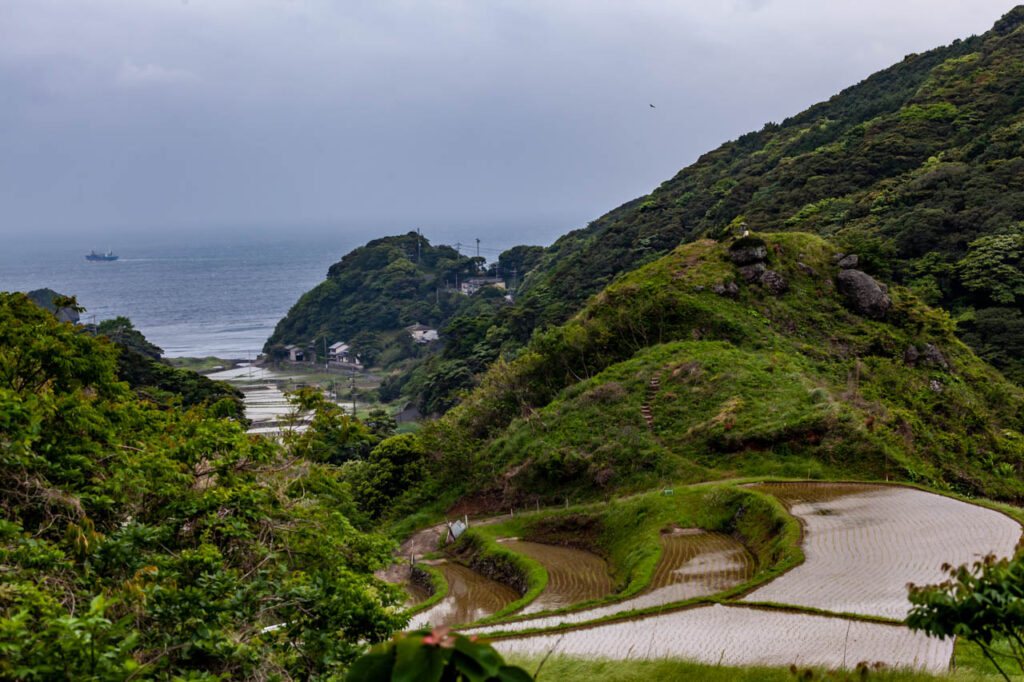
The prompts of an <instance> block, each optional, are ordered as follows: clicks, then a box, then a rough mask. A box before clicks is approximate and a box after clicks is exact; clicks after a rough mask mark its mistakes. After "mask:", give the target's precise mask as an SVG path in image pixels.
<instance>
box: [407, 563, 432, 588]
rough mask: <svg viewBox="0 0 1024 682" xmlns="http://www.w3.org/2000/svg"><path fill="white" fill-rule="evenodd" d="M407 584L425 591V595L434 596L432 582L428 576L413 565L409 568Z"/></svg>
mask: <svg viewBox="0 0 1024 682" xmlns="http://www.w3.org/2000/svg"><path fill="white" fill-rule="evenodd" d="M409 582H410V583H412V584H413V585H416V586H417V587H420V588H422V589H424V590H426V592H427V594H430V595H433V594H434V581H433V580H432V579H431V577H430V574H429V573H427V572H426V571H425V570H423V569H422V568H420V567H419V566H416V565H415V564H414V565H412V566H410V567H409Z"/></svg>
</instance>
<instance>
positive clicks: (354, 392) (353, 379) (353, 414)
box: [352, 367, 356, 417]
mask: <svg viewBox="0 0 1024 682" xmlns="http://www.w3.org/2000/svg"><path fill="white" fill-rule="evenodd" d="M352 416H353V417H355V416H356V368H355V367H353V368H352Z"/></svg>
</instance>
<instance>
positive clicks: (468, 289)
mask: <svg viewBox="0 0 1024 682" xmlns="http://www.w3.org/2000/svg"><path fill="white" fill-rule="evenodd" d="M487 286H491V287H497V288H499V289H504V288H505V280H503V279H502V278H500V277H470V278H469V279H467V280H464V281H463V282H462V284H460V285H459V293H462V294H465V295H466V296H472V295H473V294H475V293H476V292H477V291H479V289H480V287H487Z"/></svg>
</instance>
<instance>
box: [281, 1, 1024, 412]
mask: <svg viewBox="0 0 1024 682" xmlns="http://www.w3.org/2000/svg"><path fill="white" fill-rule="evenodd" d="M1022 24H1024V7H1018V8H1016V9H1014V10H1012V11H1011V12H1009V13H1008V14H1007V15H1006V16H1004V17H1003V18H1002V19H1000V20H999V21H998V22H997V23H996V24H995V26H994V27H993V29H992V30H991V31H989V32H987V33H985V34H983V35H981V36H974V37H970V38H966V39H964V40H958V41H956V42H954V43H953V44H951V45H948V46H945V47H940V48H936V49H934V50H930V51H928V52H925V53H923V54H913V55H908V56H907V57H906V58H905V59H904V60H903V61H901V62H900V63H899V64H896V65H894V66H892V67H890V68H888V69H886V70H884V71H881V72H879V73H876V74H874V75H872V76H870V77H869V78H867V79H865V80H864V81H863V82H861V83H859V84H857V85H854V86H852V87H850V88H848V89H846V90H844V91H842V92H841V93H839V94H837V95H835V96H834V97H832V98H831V99H829V100H828V101H826V102H822V103H820V104H817V105H815V106H813V107H811V108H809V109H807V110H806V111H804V112H802V113H800V114H798V115H796V116H793V117H792V118H789V119H786V120H785V121H782V122H781V123H768V124H766V125H765V126H764V127H763V128H762V129H761V130H760V131H758V132H752V133H749V134H747V135H744V136H742V137H740V138H739V139H737V140H735V141H731V142H728V143H726V144H723V145H722V146H721V147H719V148H718V149H716V150H714V151H712V152H709V153H707V154H705V155H704V156H702V157H701V158H700V159H699V160H698V161H697V162H696V163H694V164H693V165H692V166H689V167H687V168H685V169H683V170H682V171H680V172H679V173H678V174H677V175H676V176H675V177H674V178H672V179H670V180H668V181H666V182H664V183H662V185H661V186H660V187H658V188H657V189H655V190H654V191H653V192H652V193H651V194H649V195H647V196H644V197H640V198H638V199H635V200H633V201H631V202H628V203H626V204H624V205H622V206H620V207H618V208H616V209H614V210H613V211H611V212H609V213H608V214H606V215H604V216H602V217H601V218H599V219H597V220H595V221H594V222H592V223H591V224H590V225H588V226H587V227H586V228H583V229H580V230H576V231H574V232H570V233H568V234H566V235H565V236H563V237H562V238H561V239H559V240H557V241H556V242H555V243H554V244H553V245H552V246H550V247H549V248H547V249H545V250H544V251H543V253H542V254H534V255H533V257H532V258H531V261H530V262H531V263H535V265H534V266H533V267H532V269H528V268H525V267H524V268H523V269H522V270H520V272H527V275H526V277H525V279H524V281H523V284H522V286H521V287H520V288H519V289H518V291H517V292H516V293H517V295H516V300H515V303H514V305H502V306H492V307H490V308H485V309H473V310H472V311H468V313H467V315H460V314H459V313H460V311H458V310H455V309H453V308H451V307H449V308H444V307H443V305H442V306H437V305H435V304H434V300H433V298H432V292H433V289H431V286H432V285H433V283H435V282H436V280H437V277H438V275H437V274H436V273H433V274H432V275H431V276H427V275H426V274H424V276H423V279H424V281H425V282H428V283H427V284H426V286H425V288H423V290H421V291H417V290H416V289H415V288H414V287H407V288H406V290H405V291H406V292H407V295H408V296H409V298H408V301H413V300H415V301H416V303H415V304H414V305H415V309H416V310H417V311H418V312H417V315H418V316H420V317H423V318H425V319H429V320H432V321H433V320H440V319H450V320H451V323H452V328H451V330H450V331H451V332H452V333H450V334H449V335H448V341H449V342H451V341H453V340H455V341H457V347H456V345H450V346H449V347H448V348H446V349H445V352H444V356H443V357H442V358H435V359H434V360H433V361H432V362H431V364H430V367H429V368H426V369H422V368H421V369H420V370H419V374H418V375H416V376H412V375H403V376H402V377H400V378H399V380H397V381H395V382H393V383H394V385H395V386H397V389H398V390H404V391H406V392H409V393H412V394H415V395H417V396H419V398H420V401H421V405H422V406H423V407H424V408H428V411H436V410H440V409H444V408H445V407H447V406H449V405H451V404H454V402H455V399H454V396H456V395H457V392H458V391H459V390H460V389H462V388H465V387H467V386H470V385H471V384H472V383H473V379H472V377H473V376H474V375H478V374H479V373H480V372H481V371H483V370H484V369H485V368H486V367H487V366H488V365H489V364H490V363H491V362H493V361H494V360H496V359H498V358H499V357H506V358H511V357H514V356H515V354H516V353H518V352H520V349H521V348H522V347H523V345H524V344H526V343H527V342H528V340H529V339H530V337H531V334H533V333H534V330H536V329H543V328H544V327H546V326H549V325H555V324H560V323H562V322H564V321H565V320H567V319H568V318H569V317H570V316H571V315H572V314H573V313H575V312H576V311H577V310H579V309H580V307H581V306H583V304H584V303H585V302H586V300H587V298H588V297H589V296H591V295H593V294H595V293H597V292H598V291H600V290H601V289H602V288H603V287H604V286H606V285H607V284H609V283H610V282H612V281H613V280H614V279H615V278H616V277H618V276H621V275H623V274H624V273H627V272H629V271H630V270H632V269H634V268H636V267H639V266H641V265H643V264H645V263H649V262H651V261H653V260H655V259H657V258H659V257H660V256H662V255H664V254H666V253H668V252H669V251H671V250H672V249H673V248H675V246H677V245H678V244H679V243H682V242H686V241H691V240H695V239H699V238H701V237H713V238H720V237H722V236H724V235H728V234H731V233H735V232H738V231H741V230H742V229H751V230H758V231H785V230H799V231H804V232H812V233H816V234H819V235H821V236H823V237H826V238H828V239H829V240H830V241H832V242H833V243H835V244H837V245H839V246H840V247H841V248H844V249H847V250H851V251H853V250H855V251H856V252H857V253H858V254H859V257H860V267H861V268H862V269H864V270H865V271H867V272H869V273H872V274H875V275H878V276H882V277H885V278H887V279H890V280H892V281H894V282H897V283H900V284H903V285H905V286H907V287H909V288H910V289H911V290H912V291H914V292H915V293H916V294H917V295H918V296H919V297H920V298H921V299H922V300H923V301H925V302H927V303H929V304H931V305H935V306H940V307H942V308H945V309H946V310H948V311H950V312H951V313H952V315H953V317H954V320H955V323H956V331H957V334H958V336H959V337H960V338H961V339H963V340H964V341H965V342H967V343H968V344H970V345H971V346H972V348H974V349H975V350H976V352H977V353H978V354H979V355H980V356H981V357H983V358H984V359H986V360H987V361H990V362H991V363H993V364H994V365H995V366H997V367H998V368H1000V369H1001V370H1002V371H1003V372H1004V373H1005V374H1006V375H1007V376H1009V377H1010V378H1012V379H1014V380H1016V381H1018V382H1020V381H1024V354H1022V351H1021V350H1020V349H1021V348H1024V316H1022V310H1024V274H1022V271H1024V71H1022V69H1021V68H1020V64H1021V63H1022V61H1024V30H1022V28H1021V27H1022ZM353 262H355V261H354V259H353ZM398 262H402V263H408V260H407V259H406V260H402V259H401V258H400V259H399V260H396V263H398ZM344 263H345V261H343V262H342V264H339V265H337V266H335V268H332V273H334V274H333V275H332V277H334V278H337V277H338V276H339V274H340V272H341V271H342V270H344V267H343V264H344ZM394 267H395V268H399V266H398V265H396V266H394ZM401 267H402V268H405V269H409V268H410V267H412V265H411V263H408V264H406V265H402V266H401ZM337 288H338V285H337V284H332V283H331V281H330V280H329V281H328V282H327V283H325V284H324V285H321V286H320V287H318V288H317V289H315V290H314V291H313V292H310V294H307V295H306V296H305V297H304V298H303V300H302V301H300V304H298V305H297V306H296V308H295V309H293V312H292V313H291V314H290V316H289V318H286V320H285V321H282V323H281V325H279V328H278V331H277V332H275V336H274V337H273V339H272V340H277V339H281V338H284V336H285V330H291V329H295V330H299V329H301V330H302V334H305V335H307V336H310V335H311V334H315V333H319V332H316V330H317V329H324V328H328V327H331V325H334V327H332V329H338V330H341V329H345V330H355V329H356V328H357V327H358V326H359V324H360V322H359V320H360V319H362V320H368V322H363V323H362V324H364V325H366V324H368V325H371V326H372V325H375V324H377V322H375V321H374V320H375V318H374V317H373V315H365V314H364V315H363V316H362V317H361V318H357V317H354V316H352V315H351V314H350V313H349V312H348V306H347V305H339V304H338V301H340V300H341V299H340V298H338V296H337V295H334V294H332V293H331V292H333V291H336V290H337ZM404 295H406V294H403V296H404ZM402 300H403V301H406V300H407V299H404V298H403V299H402ZM409 305H412V304H411V303H407V302H402V303H399V304H398V305H397V306H396V307H395V310H396V311H399V313H398V314H399V317H403V319H402V322H405V321H409V320H411V319H412V317H414V316H410V315H405V314H404V313H402V312H401V311H405V310H406V309H407V307H408V306H409ZM427 309H430V310H431V311H432V312H431V314H427V312H426V310H427ZM300 318H303V319H306V320H308V322H306V323H303V324H305V326H301V325H300V326H296V324H295V322H294V320H296V319H300ZM342 321H344V322H342ZM342 324H344V325H347V326H339V325H342ZM353 333H354V332H353ZM431 391H432V393H431ZM392 392H394V391H392Z"/></svg>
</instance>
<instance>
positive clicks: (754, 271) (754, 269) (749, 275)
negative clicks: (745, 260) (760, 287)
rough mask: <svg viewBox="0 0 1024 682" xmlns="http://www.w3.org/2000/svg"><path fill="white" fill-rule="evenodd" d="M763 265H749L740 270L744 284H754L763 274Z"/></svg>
mask: <svg viewBox="0 0 1024 682" xmlns="http://www.w3.org/2000/svg"><path fill="white" fill-rule="evenodd" d="M764 271H765V267H764V263H751V264H750V265H744V266H743V267H741V268H740V277H742V278H743V281H744V282H756V281H757V280H759V279H760V278H761V275H762V274H764Z"/></svg>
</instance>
